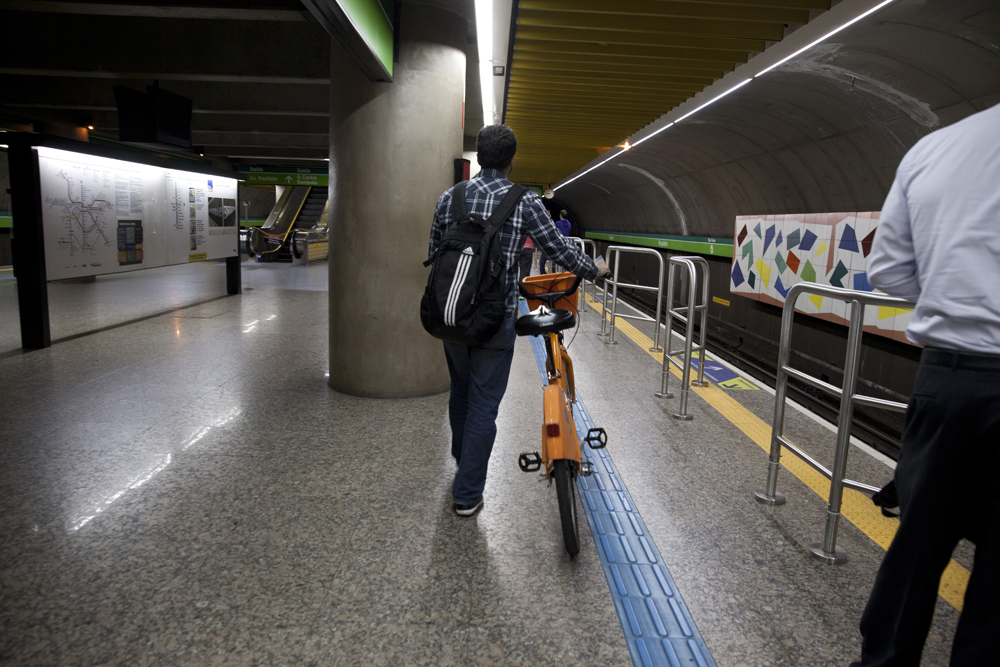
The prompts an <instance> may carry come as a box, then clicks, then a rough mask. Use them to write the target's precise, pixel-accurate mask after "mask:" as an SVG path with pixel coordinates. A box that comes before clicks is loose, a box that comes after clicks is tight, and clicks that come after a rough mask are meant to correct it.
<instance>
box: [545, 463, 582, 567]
mask: <svg viewBox="0 0 1000 667" xmlns="http://www.w3.org/2000/svg"><path fill="white" fill-rule="evenodd" d="M552 476H553V477H555V478H556V496H557V498H558V499H559V520H560V522H561V523H562V532H563V542H564V543H565V544H566V553H568V554H569V557H570V558H573V557H575V556H576V555H577V554H578V553H580V531H579V522H578V520H577V513H576V482H575V480H574V479H573V477H574V475H573V473H572V470H571V469H570V462H569V461H568V460H567V459H559V460H557V461H555V462H554V463H553V464H552Z"/></svg>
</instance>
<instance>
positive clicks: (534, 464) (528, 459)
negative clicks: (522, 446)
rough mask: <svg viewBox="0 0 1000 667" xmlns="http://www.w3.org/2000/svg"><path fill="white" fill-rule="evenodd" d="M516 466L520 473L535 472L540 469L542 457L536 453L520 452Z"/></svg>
mask: <svg viewBox="0 0 1000 667" xmlns="http://www.w3.org/2000/svg"><path fill="white" fill-rule="evenodd" d="M517 465H518V466H519V467H520V468H521V471H522V472H535V471H536V470H538V469H539V468H541V467H542V457H541V456H540V455H539V454H538V452H521V455H520V456H519V457H517Z"/></svg>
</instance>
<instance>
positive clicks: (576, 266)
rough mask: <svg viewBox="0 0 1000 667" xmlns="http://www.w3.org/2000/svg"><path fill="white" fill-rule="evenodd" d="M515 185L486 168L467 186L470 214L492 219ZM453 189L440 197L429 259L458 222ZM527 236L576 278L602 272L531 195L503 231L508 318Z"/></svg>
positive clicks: (514, 308)
mask: <svg viewBox="0 0 1000 667" xmlns="http://www.w3.org/2000/svg"><path fill="white" fill-rule="evenodd" d="M512 185H513V183H511V182H510V181H509V180H507V177H506V176H504V175H503V172H502V171H500V170H498V169H483V170H482V171H481V172H479V173H478V174H476V175H475V176H473V177H472V178H471V179H469V183H468V185H467V186H466V187H465V199H466V204H467V205H468V208H469V213H478V214H479V215H481V216H483V217H484V218H488V217H489V215H490V213H492V212H493V209H494V208H495V207H496V206H497V204H499V203H500V200H501V199H503V196H504V194H506V192H507V190H509V189H510V187H511V186H512ZM452 190H453V188H449V189H448V190H446V191H445V193H444V194H443V195H441V197H439V198H438V201H437V207H436V208H435V210H434V223H433V224H432V225H431V242H430V248H429V249H428V257H430V256H431V255H433V254H434V251H435V250H437V247H438V245H439V244H440V243H441V238H442V237H443V236H444V233H445V231H446V230H447V229H448V227H449V226H451V224H452V222H453V221H454V218H453V216H452V208H451V193H452ZM525 236H528V237H530V238H531V240H532V242H534V244H535V246H536V247H538V248H541V250H542V252H544V253H545V256H546V257H547V258H549V259H550V260H555V262H556V263H557V264H559V265H560V266H564V267H566V270H567V271H571V272H572V273H574V274H575V275H578V276H583V277H584V278H587V279H588V280H593V279H594V278H596V277H597V274H598V273H599V272H600V270H599V269H598V268H597V265H596V264H594V262H593V260H591V259H590V258H589V257H587V255H586V254H585V253H583V252H581V251H580V249H579V248H578V247H577V246H576V245H575V244H573V242H572V241H570V240H569V239H568V238H566V237H565V236H563V235H562V234H560V233H559V230H558V229H556V225H555V223H554V222H552V219H551V218H549V216H548V214H547V213H546V212H545V206H544V205H543V204H542V200H541V199H540V198H539V197H538V195H536V194H535V193H534V192H528V193H527V194H525V195H524V197H522V198H521V201H520V202H519V203H518V205H517V208H516V209H514V213H513V215H511V216H510V218H509V219H508V220H507V221H506V222H505V223H504V225H503V227H502V228H501V229H500V244H501V249H502V250H503V256H504V261H505V263H506V265H507V317H514V316H515V314H516V312H517V284H516V280H517V260H518V257H519V256H520V254H521V248H522V247H524V238H525Z"/></svg>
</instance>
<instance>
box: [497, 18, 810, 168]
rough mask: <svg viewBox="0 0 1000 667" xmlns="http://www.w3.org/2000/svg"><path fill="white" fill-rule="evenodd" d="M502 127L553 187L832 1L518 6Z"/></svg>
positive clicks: (521, 156)
mask: <svg viewBox="0 0 1000 667" xmlns="http://www.w3.org/2000/svg"><path fill="white" fill-rule="evenodd" d="M515 5H516V10H515V11H516V12H517V20H516V22H515V32H514V35H513V36H512V37H513V45H514V48H513V54H512V61H511V67H510V71H509V72H508V82H507V92H506V95H505V98H504V122H506V123H507V124H508V125H510V126H511V127H512V128H513V129H514V131H515V132H516V133H517V136H518V161H517V166H516V167H515V170H514V174H513V176H514V178H515V179H516V180H518V181H520V182H523V183H537V184H544V185H549V184H553V183H556V182H557V181H559V180H561V179H563V178H565V177H566V176H568V175H569V174H571V173H573V172H574V171H576V170H577V169H579V168H580V167H582V166H584V165H585V164H587V163H588V162H590V161H591V160H592V159H594V158H595V157H596V156H597V155H598V154H599V153H600V152H601V151H605V150H607V149H608V148H610V147H611V146H614V145H617V144H620V143H621V142H622V141H624V139H625V138H626V137H628V136H631V135H632V134H634V133H635V132H637V131H639V130H640V129H642V128H643V127H645V126H646V125H648V124H649V123H651V122H653V121H654V120H656V119H657V118H659V117H660V116H662V115H663V114H666V113H668V112H669V111H670V110H671V109H673V108H674V107H676V106H677V105H679V104H681V103H683V102H684V101H685V100H687V99H689V98H690V97H692V96H693V95H695V94H697V93H699V92H701V91H702V90H704V89H705V87H707V86H709V85H711V84H712V83H713V82H714V81H716V80H717V79H719V78H721V77H722V76H724V75H725V74H726V73H727V72H731V71H732V70H733V69H734V68H736V67H738V66H739V65H741V64H743V63H745V62H747V60H748V59H749V57H750V56H751V55H753V54H754V53H759V52H760V51H763V50H764V48H765V46H766V45H767V44H768V43H770V42H775V41H778V40H780V39H781V38H782V37H783V35H784V33H785V29H786V25H792V26H794V25H801V24H804V23H806V22H808V21H809V20H810V18H811V17H812V16H814V15H815V14H814V12H816V11H825V10H828V9H829V8H830V1H829V0H614V1H613V2H612V1H610V0H519V1H518V2H515Z"/></svg>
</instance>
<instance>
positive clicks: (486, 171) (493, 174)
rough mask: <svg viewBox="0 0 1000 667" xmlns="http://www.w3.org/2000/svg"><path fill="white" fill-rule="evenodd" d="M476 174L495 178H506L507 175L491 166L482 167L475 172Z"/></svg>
mask: <svg viewBox="0 0 1000 667" xmlns="http://www.w3.org/2000/svg"><path fill="white" fill-rule="evenodd" d="M476 176H481V177H482V178H497V179H502V180H507V177H506V176H504V174H503V172H502V171H500V170H499V169H492V168H488V169H483V170H482V171H480V172H479V173H478V174H476Z"/></svg>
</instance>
